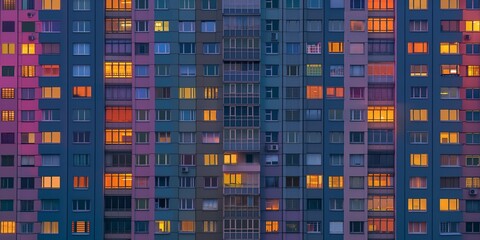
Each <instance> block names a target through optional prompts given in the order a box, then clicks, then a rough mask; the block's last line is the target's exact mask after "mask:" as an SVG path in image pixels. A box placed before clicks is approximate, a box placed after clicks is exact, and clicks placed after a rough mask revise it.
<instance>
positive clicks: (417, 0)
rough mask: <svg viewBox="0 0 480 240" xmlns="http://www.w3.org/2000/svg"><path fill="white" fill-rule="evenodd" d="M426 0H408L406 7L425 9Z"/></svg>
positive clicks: (426, 7)
mask: <svg viewBox="0 0 480 240" xmlns="http://www.w3.org/2000/svg"><path fill="white" fill-rule="evenodd" d="M427 2H428V1H427V0H409V1H408V8H409V9H410V10H427V9H428V6H427Z"/></svg>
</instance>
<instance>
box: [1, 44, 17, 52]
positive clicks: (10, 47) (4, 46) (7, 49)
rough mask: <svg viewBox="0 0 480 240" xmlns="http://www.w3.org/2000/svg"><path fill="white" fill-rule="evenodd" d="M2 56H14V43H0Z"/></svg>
mask: <svg viewBox="0 0 480 240" xmlns="http://www.w3.org/2000/svg"><path fill="white" fill-rule="evenodd" d="M2 54H15V43H2Z"/></svg>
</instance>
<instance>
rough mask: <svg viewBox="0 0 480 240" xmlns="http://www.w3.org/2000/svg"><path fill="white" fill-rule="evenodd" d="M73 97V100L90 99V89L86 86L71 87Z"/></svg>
mask: <svg viewBox="0 0 480 240" xmlns="http://www.w3.org/2000/svg"><path fill="white" fill-rule="evenodd" d="M73 97H74V98H90V97H92V87H88V86H81V87H80V86H79V87H73Z"/></svg>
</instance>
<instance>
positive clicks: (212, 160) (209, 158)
mask: <svg viewBox="0 0 480 240" xmlns="http://www.w3.org/2000/svg"><path fill="white" fill-rule="evenodd" d="M203 161H204V165H205V166H213V165H218V155H217V154H204V155H203Z"/></svg>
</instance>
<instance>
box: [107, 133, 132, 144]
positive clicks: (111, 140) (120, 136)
mask: <svg viewBox="0 0 480 240" xmlns="http://www.w3.org/2000/svg"><path fill="white" fill-rule="evenodd" d="M105 144H132V129H107V130H105Z"/></svg>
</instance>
